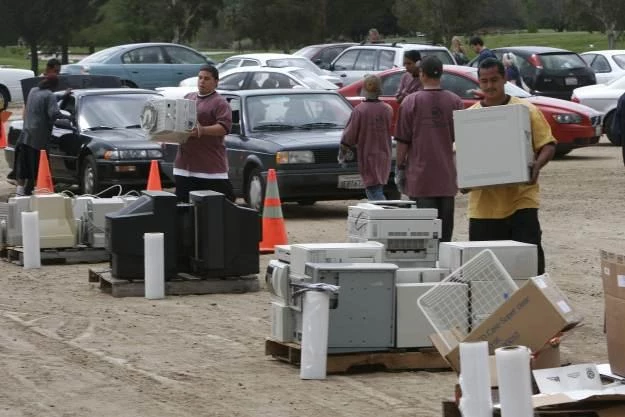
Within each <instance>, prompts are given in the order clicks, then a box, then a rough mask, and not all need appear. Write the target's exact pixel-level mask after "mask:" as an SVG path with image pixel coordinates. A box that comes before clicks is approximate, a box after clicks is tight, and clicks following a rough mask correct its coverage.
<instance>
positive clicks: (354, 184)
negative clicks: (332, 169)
mask: <svg viewBox="0 0 625 417" xmlns="http://www.w3.org/2000/svg"><path fill="white" fill-rule="evenodd" d="M338 188H347V189H350V190H354V189H360V188H365V187H364V185H363V184H362V178H360V175H359V174H351V175H339V181H338Z"/></svg>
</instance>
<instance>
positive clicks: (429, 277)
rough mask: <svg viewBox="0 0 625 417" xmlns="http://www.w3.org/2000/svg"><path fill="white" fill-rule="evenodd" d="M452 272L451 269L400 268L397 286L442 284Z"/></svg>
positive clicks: (397, 273) (396, 280) (396, 279)
mask: <svg viewBox="0 0 625 417" xmlns="http://www.w3.org/2000/svg"><path fill="white" fill-rule="evenodd" d="M450 273H451V271H450V270H449V268H399V269H398V270H397V272H396V273H395V282H396V283H397V284H416V283H422V282H426V283H432V282H441V281H442V280H443V279H445V278H446V277H447V276H448V275H449V274H450Z"/></svg>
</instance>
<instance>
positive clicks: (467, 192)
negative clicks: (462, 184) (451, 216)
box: [460, 188, 471, 194]
mask: <svg viewBox="0 0 625 417" xmlns="http://www.w3.org/2000/svg"><path fill="white" fill-rule="evenodd" d="M470 192H471V189H470V188H461V189H460V194H469V193H470Z"/></svg>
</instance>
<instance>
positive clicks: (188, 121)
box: [141, 97, 197, 143]
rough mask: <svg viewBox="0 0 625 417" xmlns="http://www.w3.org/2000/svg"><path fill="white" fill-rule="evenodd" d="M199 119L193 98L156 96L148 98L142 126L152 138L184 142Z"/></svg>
mask: <svg viewBox="0 0 625 417" xmlns="http://www.w3.org/2000/svg"><path fill="white" fill-rule="evenodd" d="M196 121H197V107H196V103H195V101H193V100H186V99H168V98H163V97H159V98H154V99H151V100H148V101H147V102H146V103H145V105H144V107H143V111H142V112H141V127H142V128H143V129H144V130H146V131H147V132H148V138H149V139H150V140H154V141H158V142H174V143H184V142H186V140H187V139H188V138H189V132H190V131H191V129H193V128H194V127H195V124H196Z"/></svg>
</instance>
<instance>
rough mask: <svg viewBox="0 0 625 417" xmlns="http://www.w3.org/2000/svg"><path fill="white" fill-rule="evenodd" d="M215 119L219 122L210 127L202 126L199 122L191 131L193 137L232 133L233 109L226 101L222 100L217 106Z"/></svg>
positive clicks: (220, 135)
mask: <svg viewBox="0 0 625 417" xmlns="http://www.w3.org/2000/svg"><path fill="white" fill-rule="evenodd" d="M215 106H216V107H215V118H216V119H217V122H216V123H215V124H212V125H210V126H202V125H200V122H199V121H198V123H197V126H196V127H195V128H194V129H193V130H192V131H191V136H195V137H203V136H216V137H219V138H221V137H222V136H224V135H226V134H228V133H230V129H231V128H232V109H231V108H230V105H229V104H228V102H226V101H225V100H221V101H219V102H217V103H216V104H215Z"/></svg>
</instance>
